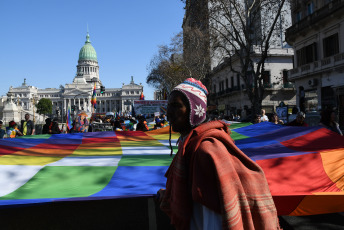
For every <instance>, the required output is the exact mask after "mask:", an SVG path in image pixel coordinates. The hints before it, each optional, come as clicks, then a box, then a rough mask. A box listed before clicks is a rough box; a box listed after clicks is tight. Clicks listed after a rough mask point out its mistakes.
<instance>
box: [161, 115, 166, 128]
mask: <svg viewBox="0 0 344 230" xmlns="http://www.w3.org/2000/svg"><path fill="white" fill-rule="evenodd" d="M160 120H161V127H164V126H165V125H168V121H167V119H166V115H165V114H162V115H161V116H160Z"/></svg>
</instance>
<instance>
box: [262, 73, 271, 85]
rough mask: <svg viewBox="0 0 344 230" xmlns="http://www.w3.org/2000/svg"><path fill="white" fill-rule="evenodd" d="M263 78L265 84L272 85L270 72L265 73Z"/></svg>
mask: <svg viewBox="0 0 344 230" xmlns="http://www.w3.org/2000/svg"><path fill="white" fill-rule="evenodd" d="M262 78H263V84H264V85H266V84H270V83H271V78H270V71H264V72H263V74H262Z"/></svg>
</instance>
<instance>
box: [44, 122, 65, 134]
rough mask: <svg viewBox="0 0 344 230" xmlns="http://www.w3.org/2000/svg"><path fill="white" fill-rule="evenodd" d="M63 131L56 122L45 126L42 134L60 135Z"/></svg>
mask: <svg viewBox="0 0 344 230" xmlns="http://www.w3.org/2000/svg"><path fill="white" fill-rule="evenodd" d="M59 133H61V130H60V129H59V125H58V123H56V122H54V121H53V122H50V123H48V124H45V125H43V131H42V134H59Z"/></svg>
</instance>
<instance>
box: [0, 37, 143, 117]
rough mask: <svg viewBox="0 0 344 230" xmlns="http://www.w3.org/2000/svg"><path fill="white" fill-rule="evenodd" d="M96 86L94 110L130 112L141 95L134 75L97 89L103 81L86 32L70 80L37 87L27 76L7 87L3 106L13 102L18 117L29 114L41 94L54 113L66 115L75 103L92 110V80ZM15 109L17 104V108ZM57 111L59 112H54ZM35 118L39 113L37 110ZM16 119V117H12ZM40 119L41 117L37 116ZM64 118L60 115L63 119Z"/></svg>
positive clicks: (140, 89)
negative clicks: (19, 113)
mask: <svg viewBox="0 0 344 230" xmlns="http://www.w3.org/2000/svg"><path fill="white" fill-rule="evenodd" d="M95 83H96V88H97V106H96V110H95V111H94V112H97V113H105V112H123V113H130V112H131V111H132V105H133V101H134V100H138V99H139V98H140V95H141V93H142V92H143V86H142V84H141V83H140V84H136V83H135V82H134V79H133V77H131V81H130V82H129V84H125V83H122V86H121V88H109V87H108V86H107V87H106V89H105V92H104V93H103V94H101V93H100V86H102V82H101V80H100V78H99V65H98V60H97V54H96V51H95V49H94V48H93V46H92V44H91V42H90V39H89V34H88V33H87V36H86V42H85V45H84V46H83V47H82V48H81V49H80V52H79V59H78V65H77V73H76V76H75V77H74V79H73V82H72V83H70V84H66V85H65V86H60V88H46V89H38V88H37V87H35V86H31V85H28V84H27V83H26V79H24V82H23V83H22V85H21V86H19V87H12V86H11V87H10V89H9V91H8V94H7V96H5V97H3V98H2V99H1V101H3V105H2V106H3V108H5V107H6V104H10V103H11V102H14V103H12V104H16V105H18V106H20V107H21V111H22V112H21V115H20V116H21V118H20V119H23V116H24V114H25V113H26V112H28V113H30V114H32V113H33V111H34V107H33V102H34V100H35V101H36V103H37V102H38V101H39V100H40V99H41V98H48V99H50V100H51V101H52V104H53V115H54V116H56V114H57V113H58V114H59V117H61V116H62V117H65V115H66V111H67V109H68V107H71V106H73V105H74V106H76V110H77V111H80V110H85V111H86V112H87V113H89V114H90V113H92V104H91V102H90V101H91V98H92V94H93V88H94V84H95ZM17 109H18V108H17ZM57 111H58V112H57ZM36 117H37V118H38V115H37V114H36ZM3 120H4V121H9V118H7V117H6V116H5V114H3ZM15 120H16V121H17V122H18V118H15ZM38 120H39V121H40V122H42V119H38ZM64 120H65V119H63V121H64Z"/></svg>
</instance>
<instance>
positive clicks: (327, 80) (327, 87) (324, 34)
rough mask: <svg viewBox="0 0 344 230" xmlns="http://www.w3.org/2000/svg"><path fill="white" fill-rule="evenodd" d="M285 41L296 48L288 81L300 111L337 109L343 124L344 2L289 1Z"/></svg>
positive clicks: (327, 0) (340, 122)
mask: <svg viewBox="0 0 344 230" xmlns="http://www.w3.org/2000/svg"><path fill="white" fill-rule="evenodd" d="M292 2H293V3H292V5H291V11H292V26H291V27H290V28H288V29H287V31H286V40H287V42H288V43H289V44H290V45H292V47H293V49H294V51H295V57H294V68H293V69H292V70H290V71H289V80H290V81H292V82H294V83H295V87H296V89H297V96H296V98H297V106H299V107H300V109H301V110H302V111H305V112H308V111H320V110H322V109H325V108H326V107H332V108H336V109H338V112H339V124H340V126H341V127H344V1H343V0H332V1H331V0H312V1H302V0H294V1H292Z"/></svg>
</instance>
